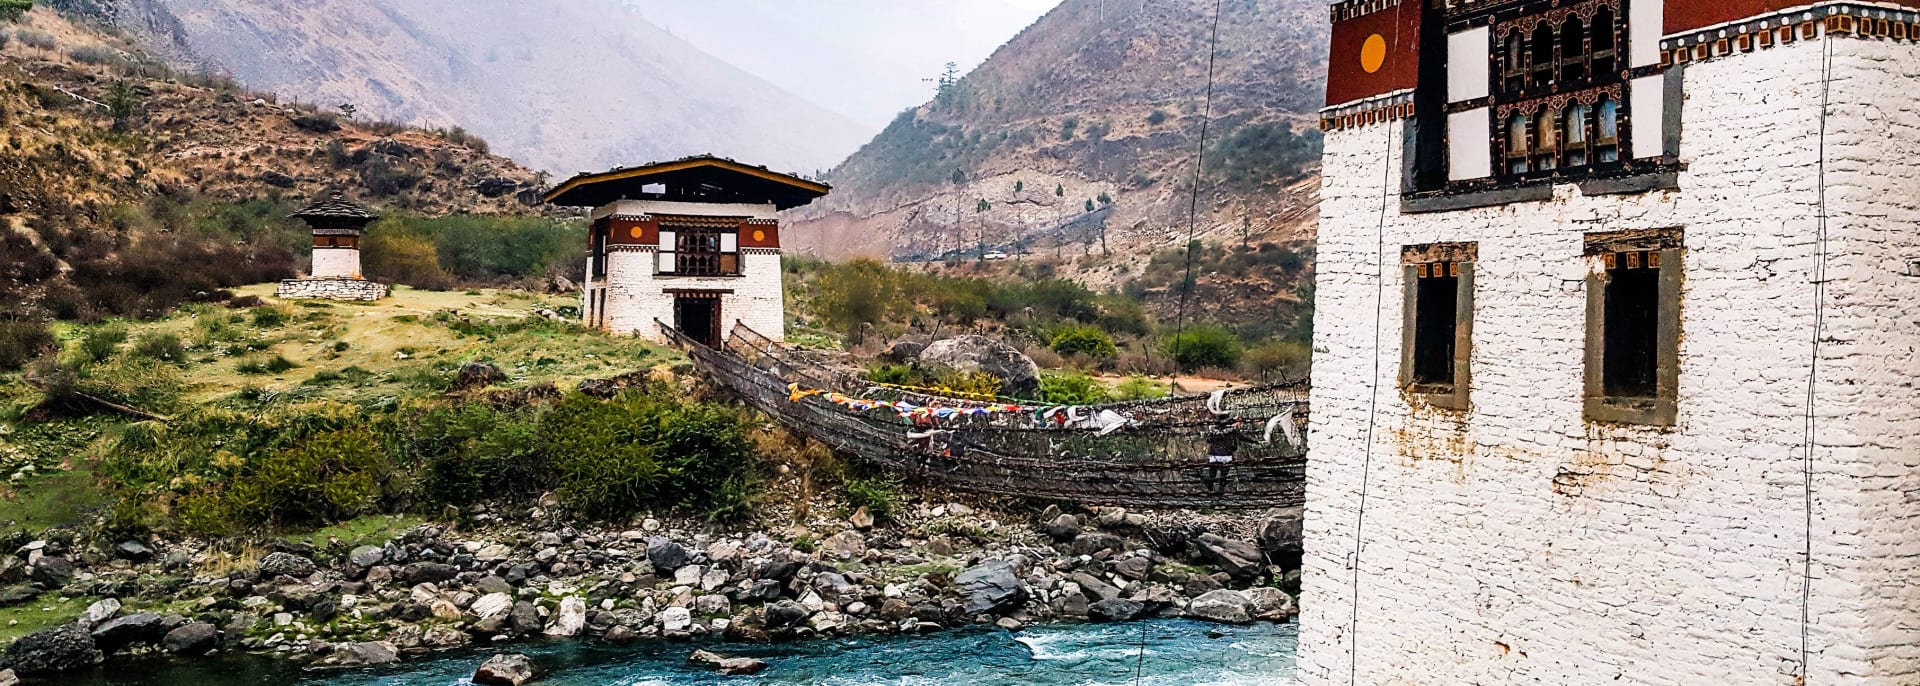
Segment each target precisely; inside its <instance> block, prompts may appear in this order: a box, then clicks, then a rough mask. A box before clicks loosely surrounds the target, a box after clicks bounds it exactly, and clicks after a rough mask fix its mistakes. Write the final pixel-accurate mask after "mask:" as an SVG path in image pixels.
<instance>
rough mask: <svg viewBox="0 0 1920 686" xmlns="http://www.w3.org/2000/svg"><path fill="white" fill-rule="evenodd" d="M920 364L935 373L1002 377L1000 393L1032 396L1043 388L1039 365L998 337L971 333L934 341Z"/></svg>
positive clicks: (1024, 396) (922, 352)
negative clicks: (978, 373) (979, 373)
mask: <svg viewBox="0 0 1920 686" xmlns="http://www.w3.org/2000/svg"><path fill="white" fill-rule="evenodd" d="M917 359H918V360H919V366H920V367H921V368H923V369H926V370H927V371H929V372H932V373H933V374H935V375H939V374H944V373H951V372H963V373H965V372H981V373H984V374H987V375H988V376H992V377H994V378H996V379H999V380H1000V393H1001V394H1002V395H1010V396H1015V397H1021V398H1031V397H1034V396H1035V395H1036V394H1038V393H1039V392H1040V366H1039V365H1036V364H1034V363H1033V359H1032V358H1029V357H1027V356H1026V355H1024V354H1021V352H1020V351H1019V350H1017V349H1015V348H1014V347H1013V346H1011V345H1008V344H1006V343H1005V342H1004V341H1001V340H999V339H996V338H991V337H987V336H977V335H968V336H960V337H958V338H948V339H945V340H939V341H934V342H932V343H930V344H928V345H927V347H926V349H925V350H922V351H920V356H919V357H918V358H917Z"/></svg>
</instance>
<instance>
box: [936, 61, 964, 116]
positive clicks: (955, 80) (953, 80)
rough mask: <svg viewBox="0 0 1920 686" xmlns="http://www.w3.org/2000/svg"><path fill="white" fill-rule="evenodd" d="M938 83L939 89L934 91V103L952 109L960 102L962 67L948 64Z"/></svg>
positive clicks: (951, 63)
mask: <svg viewBox="0 0 1920 686" xmlns="http://www.w3.org/2000/svg"><path fill="white" fill-rule="evenodd" d="M937 83H938V84H939V88H938V89H937V90H935V91H934V95H933V101H934V102H935V103H937V104H939V105H940V107H941V108H944V109H952V108H953V106H954V104H955V103H957V102H959V100H960V65H959V64H956V63H953V62H948V63H947V67H946V69H945V70H943V71H941V72H940V79H939V81H938V82H937Z"/></svg>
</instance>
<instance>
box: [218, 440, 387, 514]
mask: <svg viewBox="0 0 1920 686" xmlns="http://www.w3.org/2000/svg"><path fill="white" fill-rule="evenodd" d="M392 474H393V464H392V460H391V459H390V458H389V457H388V455H387V452H386V451H385V450H384V449H383V448H382V446H381V445H380V441H379V439H378V438H377V437H375V436H374V434H373V432H372V431H370V430H367V429H364V428H361V429H344V430H340V431H334V432H331V433H324V434H320V435H318V436H314V437H313V438H311V439H308V440H306V441H303V442H301V443H300V444H299V445H296V446H294V447H292V448H289V449H286V450H281V451H278V452H275V453H273V454H272V455H271V456H269V457H268V458H267V459H265V460H263V461H261V462H260V463H259V464H258V465H255V466H254V467H253V468H252V469H250V470H249V471H247V472H246V473H244V474H243V475H241V476H240V477H239V478H238V479H235V480H234V481H233V483H232V484H231V485H230V486H229V487H228V488H227V489H226V490H225V491H224V492H223V493H222V494H221V501H222V502H221V503H220V508H219V509H220V511H222V512H224V513H225V514H226V515H227V519H228V520H229V521H233V522H242V523H251V524H268V525H274V526H279V525H286V524H309V523H330V522H336V521H340V520H344V519H351V518H353V517H357V516H360V515H363V514H367V513H370V512H373V511H375V509H376V507H377V506H378V505H379V504H380V501H381V498H382V496H383V495H384V494H385V486H386V484H387V481H388V479H389V478H390V477H391V476H392Z"/></svg>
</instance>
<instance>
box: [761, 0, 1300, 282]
mask: <svg viewBox="0 0 1920 686" xmlns="http://www.w3.org/2000/svg"><path fill="white" fill-rule="evenodd" d="M1213 8H1214V2H1213V1H1212V0H1171V1H1156V2H1145V1H1144V0H1066V2H1064V3H1062V4H1061V5H1060V6H1059V7H1058V8H1056V9H1055V10H1053V11H1052V12H1051V13H1049V14H1047V15H1046V16H1045V17H1043V18H1042V19H1040V20H1039V21H1038V22H1036V23H1035V24H1034V25H1033V26H1031V27H1030V28H1028V29H1027V30H1026V31H1024V32H1023V33H1021V34H1020V35H1019V36H1017V37H1015V38H1014V39H1013V40H1012V41H1010V42H1008V43H1007V45H1006V46H1004V47H1002V48H1001V49H1000V50H999V51H998V52H996V53H995V54H994V55H993V57H992V58H991V59H989V60H988V61H987V62H986V63H985V64H983V65H981V67H980V68H978V69H976V70H975V71H973V72H972V73H970V74H967V75H965V76H964V77H963V78H960V79H958V80H957V81H956V82H954V83H953V84H951V85H950V86H948V87H946V88H943V89H942V90H941V93H940V94H939V95H938V96H936V97H935V98H934V99H933V100H932V101H930V102H928V103H926V104H924V105H922V106H920V107H917V108H915V109H913V110H909V111H907V112H903V113H902V114H901V115H900V117H899V118H898V119H896V120H895V121H894V122H893V124H892V125H890V126H888V127H887V129H886V130H884V131H882V132H881V133H880V134H879V136H877V137H876V138H875V139H874V140H873V141H872V142H871V143H868V144H867V145H866V146H865V147H863V148H861V149H860V151H859V152H857V153H855V154H854V155H853V156H852V157H851V158H849V159H847V161H846V162H844V163H842V164H841V165H840V166H838V167H835V168H834V169H833V171H832V172H831V174H830V176H829V180H831V181H832V182H833V183H834V185H835V189H834V193H833V195H831V196H828V198H827V199H826V200H825V201H823V202H821V203H817V204H815V205H814V206H811V207H808V208H805V209H803V210H799V211H796V212H795V213H793V214H792V216H791V221H793V222H794V223H795V224H796V225H797V228H798V229H799V230H797V231H795V232H793V234H792V235H795V236H797V237H799V238H800V239H801V240H803V241H811V243H810V245H808V246H807V247H808V248H810V249H812V250H815V251H817V252H820V253H822V254H826V255H831V256H844V255H855V254H864V255H875V256H885V255H891V256H894V257H896V258H905V259H917V258H928V257H937V256H940V255H942V254H943V253H944V254H947V255H948V256H954V255H959V254H966V255H967V256H972V254H973V253H974V252H976V251H978V250H979V249H980V247H981V246H982V245H985V246H986V247H987V248H988V249H992V248H1002V249H1007V250H1008V251H1009V252H1017V249H1018V248H1021V247H1025V248H1028V249H1032V250H1035V251H1037V252H1040V253H1043V254H1045V253H1050V252H1051V251H1052V250H1054V249H1055V248H1056V247H1062V244H1064V246H1063V247H1064V252H1065V253H1080V252H1082V251H1083V250H1086V249H1088V248H1089V246H1091V249H1093V250H1099V249H1100V241H1102V240H1104V241H1105V242H1106V248H1107V249H1108V250H1113V251H1118V252H1121V253H1123V254H1134V255H1137V254H1141V253H1145V252H1148V251H1152V250H1155V249H1157V248H1160V247H1164V246H1167V245H1169V244H1173V245H1178V244H1180V243H1182V242H1184V240H1185V236H1186V210H1187V207H1188V204H1189V202H1190V201H1191V196H1190V191H1191V189H1192V187H1193V186H1192V184H1193V175H1194V164H1195V153H1196V152H1197V151H1199V150H1200V149H1201V143H1200V138H1201V135H1200V134H1201V128H1202V125H1203V123H1205V125H1206V127H1207V129H1208V131H1207V143H1206V145H1205V148H1206V154H1207V157H1208V158H1209V159H1208V162H1207V163H1206V168H1205V169H1204V170H1203V171H1202V173H1201V175H1200V185H1201V194H1200V206H1199V217H1198V224H1199V230H1200V233H1201V234H1202V236H1203V237H1213V238H1216V239H1220V240H1223V241H1224V240H1228V239H1229V238H1231V240H1232V242H1239V241H1240V240H1241V239H1242V237H1243V236H1246V237H1250V239H1251V240H1256V241H1257V240H1262V239H1294V238H1304V237H1310V236H1311V231H1312V219H1313V214H1314V207H1315V204H1316V202H1317V200H1316V198H1315V193H1316V192H1317V186H1318V184H1317V183H1316V182H1315V179H1316V176H1315V175H1316V173H1317V172H1316V168H1317V167H1316V165H1317V159H1318V146H1319V143H1318V141H1319V133H1318V132H1317V131H1314V130H1311V129H1312V123H1313V112H1314V111H1315V109H1316V108H1317V107H1318V103H1319V102H1320V99H1321V95H1322V93H1323V92H1324V81H1323V78H1324V76H1323V74H1324V71H1325V67H1324V64H1325V54H1326V41H1327V28H1326V16H1325V7H1324V4H1323V3H1320V2H1313V1H1308V0H1225V1H1224V2H1222V3H1221V4H1220V12H1221V16H1220V22H1219V49H1218V52H1217V54H1216V55H1215V56H1214V65H1213V72H1214V84H1213V105H1212V118H1211V121H1210V122H1206V121H1205V120H1206V119H1207V118H1206V117H1204V116H1203V114H1204V112H1203V110H1204V100H1205V90H1206V84H1207V70H1208V58H1209V39H1210V33H1211V31H1212V28H1213V26H1212V18H1213ZM1090 208H1091V209H1090ZM1079 266H1080V265H1079V264H1078V263H1077V262H1076V263H1074V264H1070V265H1068V267H1069V269H1075V268H1077V267H1079ZM1077 271H1080V272H1083V273H1082V276H1083V277H1085V278H1088V279H1089V280H1093V281H1100V280H1102V279H1103V277H1102V276H1101V275H1099V274H1095V273H1084V272H1086V271H1087V270H1086V269H1077ZM1104 278H1116V277H1104Z"/></svg>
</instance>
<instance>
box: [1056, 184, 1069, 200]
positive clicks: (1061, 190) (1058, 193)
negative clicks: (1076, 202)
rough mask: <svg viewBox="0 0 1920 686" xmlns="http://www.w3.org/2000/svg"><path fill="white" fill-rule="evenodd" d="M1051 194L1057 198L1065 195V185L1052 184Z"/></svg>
mask: <svg viewBox="0 0 1920 686" xmlns="http://www.w3.org/2000/svg"><path fill="white" fill-rule="evenodd" d="M1053 195H1054V197H1058V198H1064V197H1067V185H1066V184H1064V183H1056V184H1053Z"/></svg>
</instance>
